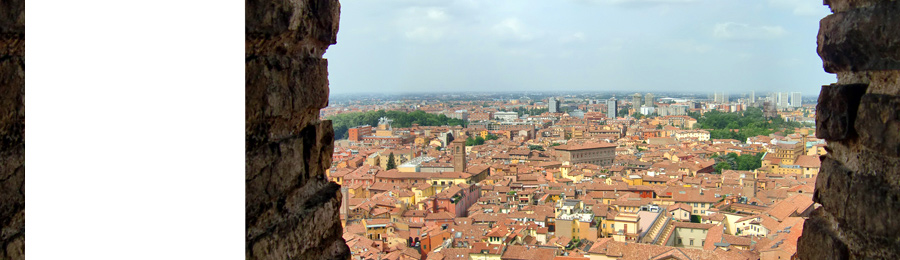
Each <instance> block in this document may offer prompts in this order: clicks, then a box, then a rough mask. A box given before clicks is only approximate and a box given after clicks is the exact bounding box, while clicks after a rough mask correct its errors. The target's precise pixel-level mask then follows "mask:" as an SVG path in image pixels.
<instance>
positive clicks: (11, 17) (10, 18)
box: [0, 0, 25, 41]
mask: <svg viewBox="0 0 900 260" xmlns="http://www.w3.org/2000/svg"><path fill="white" fill-rule="evenodd" d="M8 34H21V35H23V37H21V38H22V40H23V41H24V40H25V39H24V34H25V0H4V1H0V35H8ZM14 38H20V37H14Z"/></svg>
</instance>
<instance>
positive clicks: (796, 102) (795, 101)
mask: <svg viewBox="0 0 900 260" xmlns="http://www.w3.org/2000/svg"><path fill="white" fill-rule="evenodd" d="M802 105H803V97H802V96H801V95H800V92H791V107H794V108H797V107H800V106H802Z"/></svg>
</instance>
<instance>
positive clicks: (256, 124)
mask: <svg viewBox="0 0 900 260" xmlns="http://www.w3.org/2000/svg"><path fill="white" fill-rule="evenodd" d="M246 64H247V65H246V66H247V69H246V70H247V71H246V82H247V83H246V84H247V86H246V89H245V98H246V103H245V113H246V118H247V123H246V130H245V131H246V136H247V140H246V145H247V148H248V150H253V149H256V147H258V146H259V145H265V144H267V143H269V142H271V140H279V139H282V138H288V137H290V136H292V135H296V134H297V133H298V132H299V131H300V129H303V128H305V127H306V123H307V122H312V121H313V120H316V119H318V116H319V109H321V108H324V107H326V106H327V105H328V93H329V90H328V67H327V66H328V62H327V61H326V60H324V59H317V58H305V59H295V58H290V57H257V58H254V59H250V60H248V61H247V63H246Z"/></svg>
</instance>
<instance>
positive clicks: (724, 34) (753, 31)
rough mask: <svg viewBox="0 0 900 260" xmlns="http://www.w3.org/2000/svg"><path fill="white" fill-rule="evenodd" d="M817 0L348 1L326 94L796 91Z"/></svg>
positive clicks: (812, 56)
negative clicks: (513, 91)
mask: <svg viewBox="0 0 900 260" xmlns="http://www.w3.org/2000/svg"><path fill="white" fill-rule="evenodd" d="M827 14H829V10H828V8H827V7H825V6H823V5H822V0H541V1H530V0H379V1H370V0H343V1H341V22H340V31H339V33H338V43H337V44H336V45H334V46H331V47H330V48H329V49H328V52H327V53H326V54H325V57H326V58H327V59H328V60H329V62H328V65H329V66H328V70H329V75H330V76H329V79H330V82H331V91H332V93H348V92H378V91H385V92H425V91H511V90H527V91H546V90H576V91H577V90H595V91H607V90H636V91H672V90H682V91H714V90H716V91H718V90H725V91H728V92H730V93H735V94H738V93H743V92H746V91H748V90H757V91H764V92H765V91H801V92H803V95H816V94H818V92H819V89H820V87H821V85H824V84H829V83H833V82H834V81H835V76H834V75H832V74H828V73H825V72H824V71H823V70H822V62H821V59H819V57H818V55H817V54H816V34H817V32H818V27H819V20H820V19H821V18H822V17H824V16H825V15H827Z"/></svg>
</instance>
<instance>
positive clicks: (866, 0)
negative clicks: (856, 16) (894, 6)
mask: <svg viewBox="0 0 900 260" xmlns="http://www.w3.org/2000/svg"><path fill="white" fill-rule="evenodd" d="M882 1H884V0H824V4H825V5H827V6H828V7H829V8H831V11H832V12H835V13H839V12H845V11H848V10H852V9H855V8H861V7H870V6H873V5H875V4H877V3H878V2H882Z"/></svg>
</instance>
